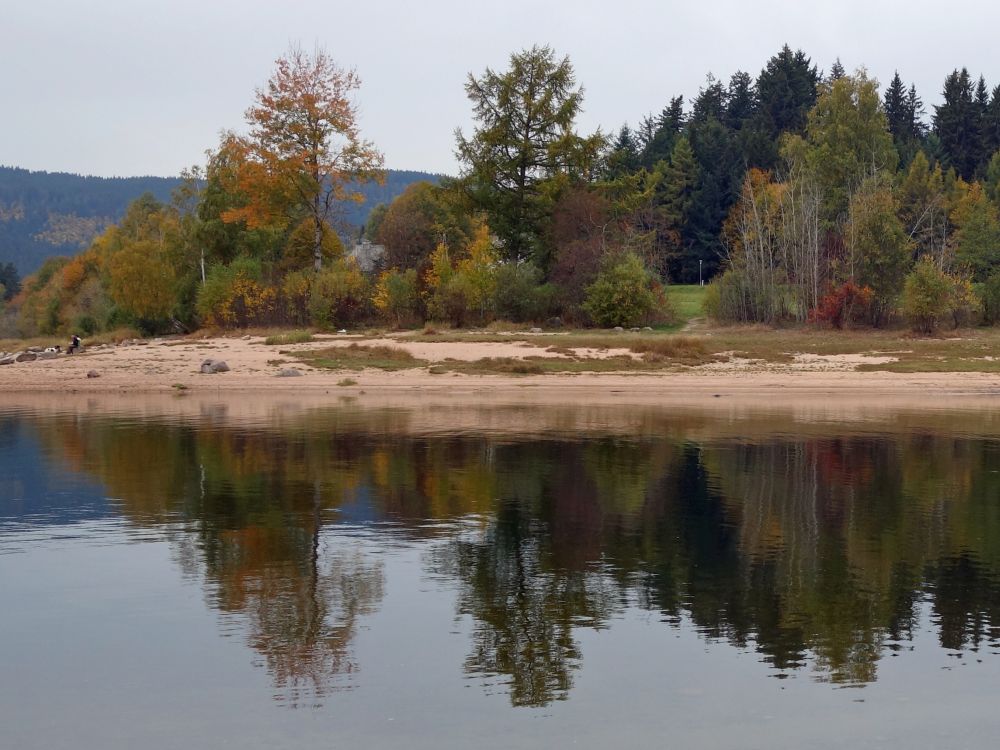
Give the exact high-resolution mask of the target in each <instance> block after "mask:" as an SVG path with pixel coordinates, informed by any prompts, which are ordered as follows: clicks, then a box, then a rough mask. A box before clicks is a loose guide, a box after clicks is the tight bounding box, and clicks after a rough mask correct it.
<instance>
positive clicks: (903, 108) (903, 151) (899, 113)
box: [883, 71, 924, 167]
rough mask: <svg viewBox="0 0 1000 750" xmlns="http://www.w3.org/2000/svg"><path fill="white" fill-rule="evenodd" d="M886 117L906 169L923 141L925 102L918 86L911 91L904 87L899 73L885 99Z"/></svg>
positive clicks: (891, 83) (887, 89)
mask: <svg viewBox="0 0 1000 750" xmlns="http://www.w3.org/2000/svg"><path fill="white" fill-rule="evenodd" d="M883 106H884V108H885V116H886V119H887V120H888V123H889V132H890V133H892V140H893V143H894V144H895V145H896V151H898V152H899V160H900V164H901V166H903V167H906V166H907V165H908V164H909V163H910V161H912V159H913V157H914V156H915V155H916V153H917V151H919V150H920V141H921V140H922V136H923V133H922V128H923V126H922V123H921V122H920V117H921V116H922V114H923V107H924V105H923V102H921V101H920V97H918V96H917V89H916V86H913V85H911V86H910V89H909V91H907V90H906V89H905V88H904V87H903V79H902V78H900V76H899V71H896V74H895V75H894V76H893V77H892V81H891V82H890V83H889V86H888V88H886V90H885V95H884V97H883Z"/></svg>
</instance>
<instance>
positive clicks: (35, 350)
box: [27, 346, 45, 354]
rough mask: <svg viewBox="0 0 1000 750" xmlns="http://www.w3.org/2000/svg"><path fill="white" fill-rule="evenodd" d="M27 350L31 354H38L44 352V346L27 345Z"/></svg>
mask: <svg viewBox="0 0 1000 750" xmlns="http://www.w3.org/2000/svg"><path fill="white" fill-rule="evenodd" d="M27 351H29V352H31V353H32V354H38V353H39V352H44V351H45V347H44V346H29V347H28V349H27Z"/></svg>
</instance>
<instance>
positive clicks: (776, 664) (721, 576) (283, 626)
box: [0, 410, 1000, 706]
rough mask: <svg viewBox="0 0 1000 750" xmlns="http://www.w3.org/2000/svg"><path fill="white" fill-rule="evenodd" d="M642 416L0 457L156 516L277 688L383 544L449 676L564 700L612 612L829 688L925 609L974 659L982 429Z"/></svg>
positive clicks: (47, 438) (354, 609) (274, 430)
mask: <svg viewBox="0 0 1000 750" xmlns="http://www.w3.org/2000/svg"><path fill="white" fill-rule="evenodd" d="M657 418H658V419H660V420H662V424H663V429H662V430H657V429H655V428H653V429H645V430H644V431H643V432H642V434H639V435H635V436H628V435H623V434H605V435H602V434H600V432H599V431H597V432H593V431H591V432H589V433H588V434H587V435H586V436H584V437H579V438H577V437H573V436H572V435H570V434H559V435H549V436H545V437H539V436H534V437H532V436H524V435H521V436H518V435H513V436H503V435H499V434H488V435H487V434H479V435H477V434H473V433H468V432H466V433H463V434H461V435H447V434H441V435H431V436H428V435H419V434H416V435H415V434H410V433H408V432H407V430H406V429H405V423H406V419H405V417H403V416H401V415H400V414H399V413H398V412H394V413H392V414H391V415H387V414H381V413H372V414H370V415H368V416H367V422H366V423H365V425H366V427H365V428H364V429H360V428H359V426H358V422H357V415H356V414H355V417H354V419H353V420H352V421H350V422H349V423H347V424H345V423H344V422H343V421H342V420H341V418H340V416H339V415H338V413H337V410H327V411H325V412H322V413H309V414H305V415H303V418H302V419H300V420H291V421H288V422H286V423H283V424H281V425H274V426H272V427H262V426H255V427H246V426H240V425H229V424H227V423H226V421H225V420H224V419H222V418H220V419H211V420H205V421H202V422H183V421H171V420H166V419H164V420H159V419H144V420H128V419H120V418H116V417H102V416H91V417H85V418H80V417H79V416H60V415H58V414H55V415H52V414H50V415H46V416H44V417H43V416H31V415H21V416H8V417H6V418H5V421H4V424H3V430H2V431H0V434H3V435H4V436H6V437H5V438H4V440H3V441H2V442H0V450H2V451H4V452H6V454H7V455H8V456H12V455H14V453H13V452H14V451H21V452H24V451H26V450H29V448H30V449H31V450H35V451H36V452H38V454H39V456H40V457H36V459H35V461H36V464H35V465H37V462H38V461H41V462H42V463H44V464H45V466H47V467H49V468H50V469H53V470H54V469H56V468H57V469H58V470H59V471H61V472H69V473H75V474H76V475H77V476H79V477H81V480H80V481H86V482H90V483H93V482H99V483H100V484H101V485H102V486H103V488H104V493H105V494H106V495H107V496H108V497H111V498H114V501H113V505H114V508H115V509H116V511H117V513H118V514H119V516H120V517H121V518H122V519H124V521H125V522H126V523H127V524H128V525H130V526H131V527H134V528H137V529H157V528H161V529H162V530H163V532H164V534H165V535H166V537H167V538H168V539H169V540H170V541H171V544H172V546H173V549H174V554H175V557H176V558H177V559H178V560H179V561H180V563H181V567H182V569H183V570H184V571H185V572H186V573H187V574H188V575H190V576H192V577H194V578H195V579H197V580H199V581H201V585H202V587H203V590H204V591H205V596H206V599H207V601H208V602H209V604H210V605H211V606H212V607H213V608H215V609H216V610H218V611H219V612H220V613H222V615H223V619H224V622H225V623H227V624H226V626H225V627H226V629H227V632H236V633H239V634H240V635H241V636H242V637H243V638H245V640H246V642H247V643H248V644H249V646H250V647H251V648H252V649H253V650H254V651H255V652H256V653H257V654H259V655H260V657H261V663H262V664H263V665H264V666H265V668H266V669H267V671H268V672H269V674H270V675H271V678H272V680H273V683H274V685H275V687H276V689H277V697H278V698H279V699H280V700H282V701H285V702H287V703H288V704H290V705H304V704H312V703H315V702H316V701H319V700H321V699H322V697H323V695H324V694H326V693H327V692H329V691H330V690H336V689H338V688H341V687H349V686H350V685H351V684H352V676H353V675H354V674H355V673H356V672H357V671H358V670H359V669H363V668H364V664H363V654H361V653H358V652H357V650H356V649H355V647H354V642H355V640H356V637H357V633H358V631H359V628H360V627H362V625H363V622H364V621H365V618H366V617H367V616H369V615H371V614H372V613H374V612H376V611H377V610H378V608H379V607H380V606H381V603H382V601H383V598H384V594H385V589H386V585H387V578H388V576H389V575H390V574H389V573H388V572H387V569H386V562H385V560H384V555H382V554H381V552H384V545H403V546H407V545H409V546H412V547H416V548H419V549H420V550H421V551H422V552H421V556H420V557H419V559H420V560H421V563H420V564H421V565H423V566H424V571H423V574H424V575H425V576H429V577H430V578H431V579H432V580H434V581H436V582H437V584H438V585H441V586H444V587H446V588H448V589H449V590H450V591H453V592H454V593H455V602H456V603H455V615H456V617H457V618H462V619H466V620H467V621H468V622H469V623H470V629H469V632H468V634H467V637H468V653H467V657H466V659H465V663H464V670H465V672H466V673H467V674H468V675H470V676H473V677H476V678H481V679H487V678H492V679H495V678H499V679H500V681H502V682H503V684H504V685H505V686H506V687H505V689H506V690H507V692H508V694H509V697H510V701H511V702H512V703H513V704H514V705H517V706H544V705H547V704H549V703H550V702H552V701H555V700H561V699H565V698H566V697H567V696H568V695H569V694H570V692H571V690H572V688H573V682H574V676H575V675H577V674H578V673H579V672H580V670H583V669H585V666H586V665H585V664H584V660H583V655H582V649H581V646H580V642H579V637H580V633H581V630H582V629H588V628H589V629H611V630H613V629H614V627H615V624H614V623H615V620H616V619H617V618H621V617H624V616H625V615H626V613H628V612H630V611H634V610H639V611H645V612H647V613H652V614H653V615H655V617H656V619H659V620H662V621H663V623H664V626H663V627H680V626H684V625H686V624H690V625H691V626H693V627H694V628H696V629H697V631H698V632H699V633H700V634H701V635H702V636H703V638H704V639H705V641H706V642H707V643H709V644H712V643H719V642H722V643H726V644H730V645H732V646H736V647H738V648H740V649H742V650H754V651H756V652H757V653H758V654H759V655H760V659H761V660H762V661H763V662H765V663H766V665H767V669H769V670H770V673H771V674H773V675H774V676H776V677H787V676H789V675H794V674H796V673H798V672H800V671H805V672H807V673H809V674H811V675H812V676H814V677H815V678H816V679H818V680H822V681H829V682H831V683H834V684H837V685H852V686H853V685H864V684H866V683H869V682H872V681H874V680H876V679H877V677H878V668H879V663H880V660H882V659H883V658H884V657H885V656H886V655H887V654H893V653H896V652H899V651H900V650H901V649H904V648H905V647H907V646H906V644H908V643H910V642H912V641H913V640H914V638H915V634H916V632H915V631H916V630H917V629H919V628H920V627H921V625H920V617H919V612H920V611H921V608H922V607H925V606H926V607H928V608H929V611H930V612H931V618H930V621H931V623H932V627H933V628H934V631H935V634H936V638H937V640H938V642H939V644H940V647H941V648H942V649H949V650H953V651H964V650H970V649H971V650H972V651H976V652H979V651H982V652H987V651H990V650H996V644H997V641H998V640H1000V630H998V627H1000V577H998V572H1000V503H998V502H997V498H1000V471H998V470H1000V442H998V441H997V440H996V439H994V438H991V437H990V436H988V435H978V436H973V435H968V434H963V433H961V432H958V431H953V430H932V429H912V428H907V429H900V430H882V431H868V432H857V431H853V432H848V433H847V434H840V433H838V431H837V430H836V428H829V429H828V430H827V431H826V433H824V432H822V431H817V430H814V429H813V430H809V431H807V434H802V433H803V432H804V431H803V430H801V429H799V428H798V427H797V425H796V424H795V423H793V422H791V421H790V420H789V421H785V422H782V421H781V420H778V421H777V423H775V421H774V420H772V421H771V422H770V423H769V424H770V426H769V428H768V429H767V430H766V431H762V432H761V433H760V434H758V435H757V436H755V437H748V436H747V435H746V434H744V435H742V436H741V435H740V434H739V432H740V430H739V425H736V426H734V425H733V423H732V422H731V421H727V420H725V419H718V420H717V421H716V422H714V423H713V420H712V418H704V419H701V420H698V421H697V422H696V424H697V429H696V430H693V429H687V428H685V427H684V426H683V425H682V426H680V427H678V426H677V424H671V421H670V420H671V417H670V416H669V415H660V416H659V417H657ZM685 424H687V423H685ZM373 425H374V427H373ZM11 436H17V437H11ZM26 441H27V442H26ZM26 446H28V447H27V448H26ZM31 446H40V448H38V447H35V448H31ZM29 452H30V451H29ZM28 464H30V462H27V463H25V464H24V465H28ZM8 481H10V480H8ZM5 494H6V497H5V498H4V499H5V500H7V499H8V498H10V499H11V501H10V502H13V498H14V496H15V495H16V494H17V493H16V489H13V485H9V486H8V488H7V489H6V490H5ZM54 502H59V501H58V500H57V501H54ZM17 507H20V506H17ZM14 508H15V506H14V505H13V504H8V505H7V506H6V507H0V512H2V514H3V515H6V516H8V520H10V519H11V518H12V517H16V516H17V513H16V512H13V511H12V510H11V509H14ZM54 510H55V509H54ZM14 520H16V518H15V519H14ZM0 534H2V527H0ZM344 535H347V536H346V537H345V536H344ZM352 535H353V537H352V538H355V539H357V540H360V542H359V543H358V544H353V545H351V544H345V543H343V540H344V538H347V537H351V536H352ZM0 541H2V537H0Z"/></svg>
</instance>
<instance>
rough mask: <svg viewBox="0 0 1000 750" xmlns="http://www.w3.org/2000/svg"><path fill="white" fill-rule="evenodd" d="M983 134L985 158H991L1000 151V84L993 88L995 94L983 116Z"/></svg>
mask: <svg viewBox="0 0 1000 750" xmlns="http://www.w3.org/2000/svg"><path fill="white" fill-rule="evenodd" d="M981 136H982V139H983V140H982V143H983V147H984V152H985V153H984V158H985V159H986V160H991V159H992V158H993V155H994V154H996V153H997V152H1000V86H997V87H996V88H995V89H993V96H992V97H991V98H990V103H989V106H988V107H987V108H986V114H985V115H984V117H983V128H982V133H981Z"/></svg>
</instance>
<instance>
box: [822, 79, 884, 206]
mask: <svg viewBox="0 0 1000 750" xmlns="http://www.w3.org/2000/svg"><path fill="white" fill-rule="evenodd" d="M806 134H807V140H808V143H809V148H808V151H807V156H806V159H807V162H808V164H809V166H810V168H811V169H812V171H813V173H814V174H815V175H816V178H817V180H818V181H819V183H820V185H821V187H822V188H823V190H824V193H825V195H826V206H825V207H824V209H825V211H824V213H825V216H824V218H825V219H826V220H827V221H830V222H833V221H836V220H837V219H839V218H840V217H841V216H842V214H843V212H844V211H845V210H846V209H847V204H848V202H849V200H850V196H851V193H852V192H854V191H855V190H857V189H858V188H859V187H860V185H861V183H862V182H863V181H864V180H865V179H866V178H867V177H870V176H872V175H875V174H878V173H881V172H885V173H888V174H892V173H894V172H895V170H896V166H897V164H898V162H899V156H898V155H897V153H896V148H895V146H894V144H893V140H892V134H891V133H890V132H889V123H888V120H887V119H886V115H885V110H884V108H883V106H882V100H881V98H880V97H879V94H878V81H876V80H875V79H874V78H869V77H868V76H867V74H866V73H865V71H864V70H859V71H858V72H857V73H855V74H854V75H853V76H844V77H843V78H839V79H837V80H836V81H834V82H833V83H832V84H830V85H829V86H826V87H824V90H823V92H822V93H821V94H820V96H819V99H818V100H817V101H816V106H815V107H813V109H812V110H811V111H810V112H809V121H808V125H807V127H806Z"/></svg>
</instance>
